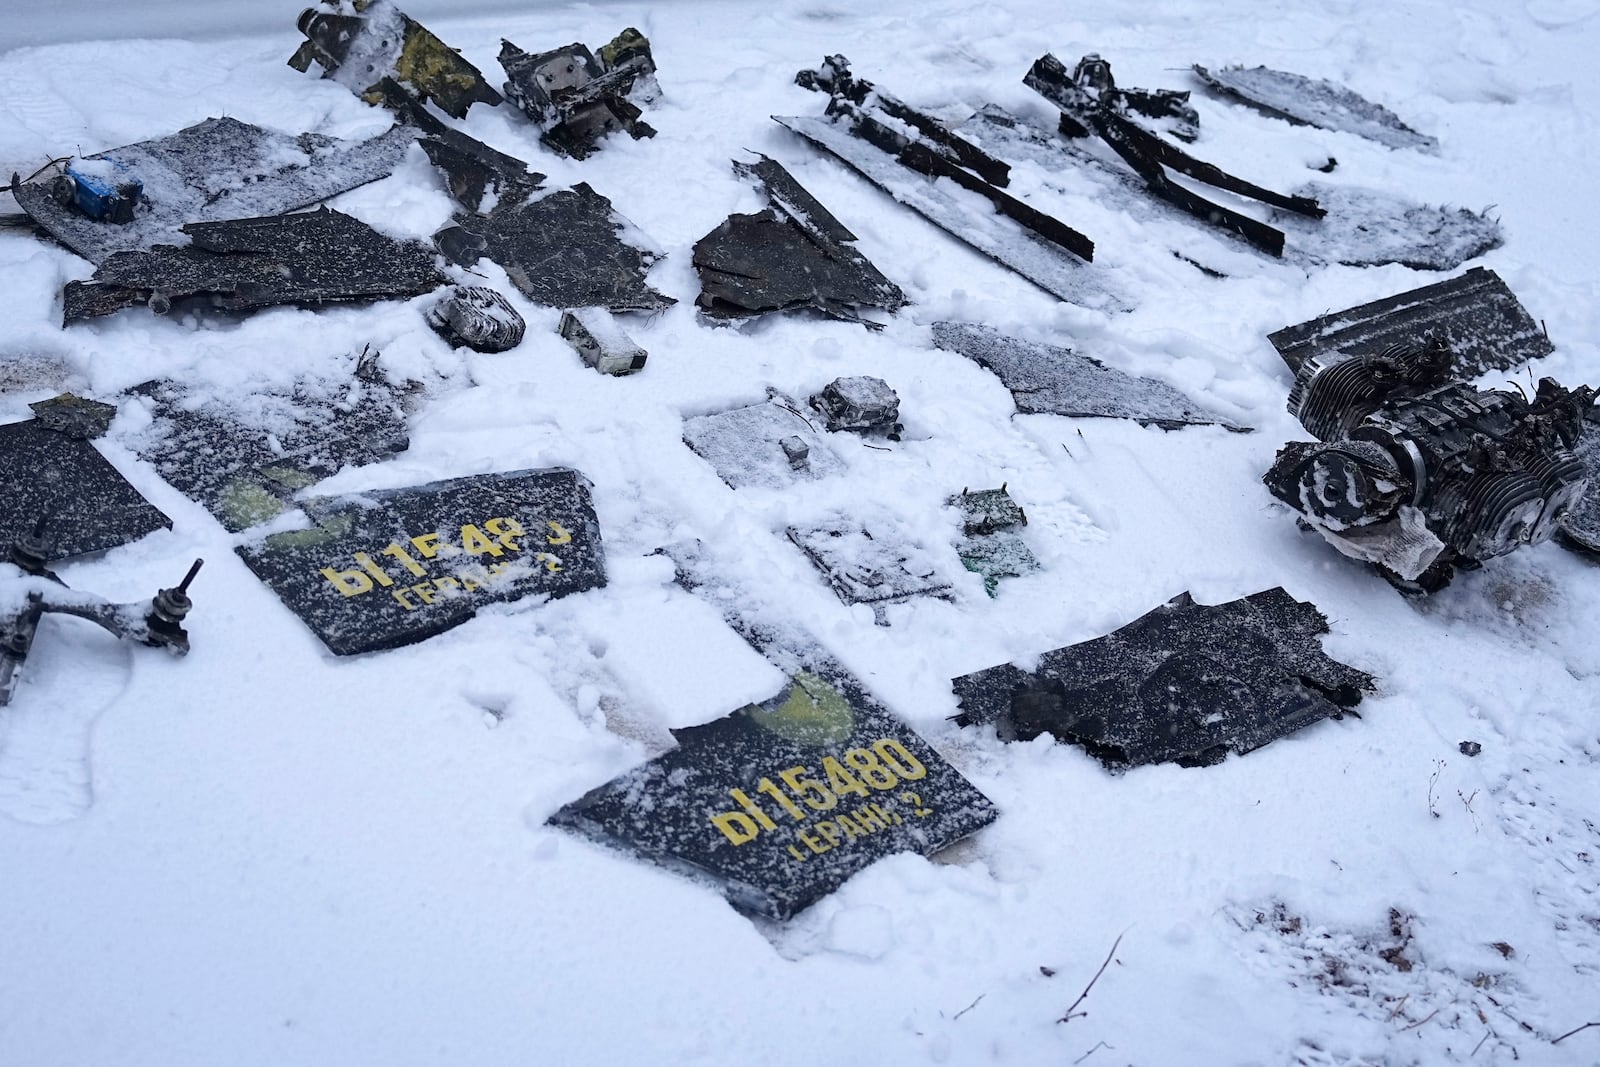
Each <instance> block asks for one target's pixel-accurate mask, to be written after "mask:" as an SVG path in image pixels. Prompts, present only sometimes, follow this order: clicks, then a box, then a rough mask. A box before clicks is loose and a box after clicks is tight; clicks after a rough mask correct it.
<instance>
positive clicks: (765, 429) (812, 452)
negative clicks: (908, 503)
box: [683, 390, 845, 489]
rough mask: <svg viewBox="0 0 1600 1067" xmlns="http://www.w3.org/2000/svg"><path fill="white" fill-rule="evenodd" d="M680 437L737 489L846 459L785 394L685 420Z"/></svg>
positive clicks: (814, 472) (777, 483)
mask: <svg viewBox="0 0 1600 1067" xmlns="http://www.w3.org/2000/svg"><path fill="white" fill-rule="evenodd" d="M683 443H684V444H686V445H688V446H689V447H690V448H692V449H694V450H695V452H697V453H698V454H699V455H700V457H701V458H702V459H704V460H705V461H706V462H707V463H709V464H711V465H712V466H713V467H715V468H716V471H717V475H718V476H719V477H720V478H721V479H722V480H723V481H725V482H727V483H728V484H729V485H731V486H732V487H733V488H735V489H743V488H745V487H747V486H766V487H769V488H781V487H782V486H786V485H793V484H794V483H795V482H798V481H802V480H809V479H813V478H826V477H828V476H829V475H832V474H838V473H840V472H842V471H843V470H844V469H845V465H844V460H842V459H840V458H839V455H838V453H836V452H835V451H834V450H833V447H832V446H831V445H829V444H828V442H827V440H826V439H825V438H824V437H823V436H822V435H821V434H820V433H818V432H817V428H816V427H815V426H813V425H812V424H811V420H810V419H808V418H806V416H805V414H804V413H803V412H802V411H801V410H800V408H799V407H798V406H797V405H796V404H795V402H794V401H793V400H792V399H790V398H789V397H787V396H784V395H783V394H781V393H779V392H777V391H776V390H774V391H772V392H771V393H770V395H769V396H768V398H767V400H766V401H764V402H763V403H760V404H750V405H747V406H745V407H739V408H734V409H733V410H731V411H719V412H716V413H714V414H711V415H695V416H693V417H692V418H688V419H685V420H683Z"/></svg>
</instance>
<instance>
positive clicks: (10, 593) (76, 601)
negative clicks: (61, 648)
mask: <svg viewBox="0 0 1600 1067" xmlns="http://www.w3.org/2000/svg"><path fill="white" fill-rule="evenodd" d="M52 554H53V553H52V551H51V550H50V549H49V548H48V542H47V541H46V539H45V538H44V537H43V535H42V533H41V531H40V530H39V529H35V530H34V531H33V533H32V534H30V535H28V536H27V537H24V538H22V539H20V540H18V541H14V542H13V543H12V545H11V551H10V560H9V562H0V604H3V605H4V607H3V608H0V708H3V707H5V706H6V705H7V704H10V703H11V698H12V696H14V695H15V693H16V689H17V684H18V683H19V682H20V681H21V679H22V668H23V666H24V664H26V663H27V660H28V653H29V652H31V651H33V641H34V638H35V637H36V636H37V634H38V629H39V620H40V619H41V618H43V617H44V615H45V613H46V612H54V613H56V614H59V615H72V616H75V617H77V618H80V619H86V620H88V621H89V622H92V623H94V624H95V625H96V626H99V627H100V628H101V629H103V630H105V631H106V632H107V633H109V634H111V635H112V636H113V637H117V638H121V639H123V640H125V641H133V642H136V643H138V644H142V645H149V646H150V647H152V648H164V649H166V650H167V651H168V652H170V653H172V654H173V655H174V656H183V655H187V654H188V652H189V633H188V631H187V630H185V629H184V628H183V621H184V619H186V618H188V617H189V612H190V610H191V609H192V608H193V607H194V602H193V601H191V600H190V599H189V584H190V583H191V582H193V581H194V578H195V575H197V574H199V573H200V566H201V564H202V563H203V562H204V561H203V560H198V559H197V560H195V561H194V564H193V566H191V567H190V568H189V573H188V574H186V575H184V577H183V580H182V581H181V582H179V583H178V584H177V585H175V586H173V587H172V588H170V589H161V590H159V591H157V593H156V595H155V596H153V597H151V598H150V600H148V601H145V602H135V603H131V604H114V603H112V602H111V601H109V600H106V599H105V598H104V597H99V596H96V595H94V594H93V593H83V592H77V591H75V590H72V589H68V588H67V586H66V583H64V582H63V581H62V580H61V579H60V578H58V577H57V576H56V575H55V574H53V573H51V572H50V571H49V570H48V569H46V568H45V566H44V563H45V560H46V559H47V558H49V557H50V556H51V555H52ZM8 572H9V573H8ZM13 576H14V577H13Z"/></svg>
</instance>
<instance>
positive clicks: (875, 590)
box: [788, 519, 951, 626]
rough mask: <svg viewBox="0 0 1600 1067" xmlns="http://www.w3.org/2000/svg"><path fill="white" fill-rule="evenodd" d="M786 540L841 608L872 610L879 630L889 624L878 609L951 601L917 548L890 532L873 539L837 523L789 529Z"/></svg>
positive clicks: (862, 528)
mask: <svg viewBox="0 0 1600 1067" xmlns="http://www.w3.org/2000/svg"><path fill="white" fill-rule="evenodd" d="M788 533H789V540H791V541H793V542H794V543H795V546H796V547H797V548H799V549H800V550H801V551H802V552H804V553H805V554H806V556H807V558H809V559H810V560H811V563H812V566H814V567H816V568H817V570H818V571H820V572H821V573H822V576H823V577H824V578H826V579H827V580H828V585H829V586H831V587H832V589H833V591H834V593H836V594H837V595H838V597H839V599H840V600H842V601H844V602H845V603H846V604H866V605H868V606H869V607H871V608H872V616H873V620H874V621H875V622H876V623H877V624H878V625H879V626H887V625H889V617H888V615H887V614H886V613H885V611H884V608H885V607H886V606H887V605H889V604H901V603H904V602H905V601H907V600H911V599H913V598H915V597H920V596H931V597H939V598H941V599H945V600H948V599H950V597H951V585H950V582H949V581H948V580H946V579H945V577H944V576H943V575H941V574H940V573H939V566H938V564H937V563H936V562H935V561H934V559H933V557H932V556H930V555H929V554H928V553H927V552H925V551H924V550H923V549H921V548H920V547H918V546H917V545H915V544H913V543H911V542H910V541H908V540H905V539H904V538H901V537H897V536H895V535H894V534H892V533H890V534H883V533H882V532H881V531H880V533H879V535H878V536H874V535H873V533H872V531H870V530H868V529H867V528H866V527H865V526H862V525H860V524H859V523H856V522H854V521H853V520H849V519H839V520H836V521H832V522H825V523H821V524H819V525H816V526H810V527H806V528H800V527H797V526H791V527H789V530H788Z"/></svg>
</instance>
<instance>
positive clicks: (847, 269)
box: [694, 156, 906, 327]
mask: <svg viewBox="0 0 1600 1067" xmlns="http://www.w3.org/2000/svg"><path fill="white" fill-rule="evenodd" d="M733 169H734V173H736V174H738V175H739V176H740V177H742V178H747V179H750V180H752V181H754V182H755V183H756V184H757V185H758V186H759V187H760V189H761V190H762V192H764V193H765V194H766V195H767V198H768V200H769V201H770V206H769V207H768V208H767V209H766V210H765V211H760V212H757V213H756V214H753V215H729V216H728V218H727V219H726V220H725V221H724V222H723V223H722V224H721V225H720V226H718V227H717V228H716V229H714V230H712V231H711V232H710V233H708V234H706V235H705V236H704V237H702V238H700V240H699V241H697V242H696V243H695V246H694V265H695V269H696V270H698V271H699V272H700V297H699V300H698V303H699V305H700V307H701V309H702V310H703V311H704V312H705V313H706V314H707V315H712V316H715V317H719V318H734V317H741V316H747V315H755V314H760V313H762V312H767V311H784V310H789V309H792V308H813V309H815V310H817V311H821V312H822V313H823V314H826V315H831V316H833V317H835V318H840V319H845V320H847V321H850V322H860V323H862V324H863V325H865V326H868V327H874V326H876V325H877V324H876V323H872V322H868V321H866V320H864V319H862V318H861V317H860V315H859V313H858V309H860V308H863V307H879V308H884V309H886V310H888V311H894V310H895V309H897V308H899V307H902V306H904V304H905V303H906V299H905V294H904V293H902V292H901V291H900V289H899V287H898V286H896V285H895V284H894V283H893V282H891V281H889V279H887V278H885V277H884V276H883V275H882V274H881V273H879V271H878V269H877V268H876V267H874V266H873V265H872V264H871V263H870V262H868V260H867V258H866V257H865V256H863V255H862V254H861V253H860V252H859V251H857V250H856V247H855V240H856V236H855V234H853V233H851V232H850V231H849V230H847V229H846V228H845V227H844V226H843V225H842V224H841V223H840V222H839V220H838V219H836V218H834V217H833V215H832V214H830V213H829V211H828V209H827V208H825V207H823V206H822V205H821V204H820V203H818V202H817V200H816V198H815V197H813V196H812V195H811V194H810V193H809V192H807V191H806V190H805V188H804V187H802V186H801V185H800V183H799V182H797V181H795V180H794V177H793V176H792V175H790V173H789V172H788V171H787V170H785V169H784V168H783V166H782V165H781V164H779V163H778V162H777V161H776V160H773V159H769V158H767V157H766V156H762V157H761V159H760V161H759V162H757V163H753V164H752V163H739V162H735V163H734V164H733Z"/></svg>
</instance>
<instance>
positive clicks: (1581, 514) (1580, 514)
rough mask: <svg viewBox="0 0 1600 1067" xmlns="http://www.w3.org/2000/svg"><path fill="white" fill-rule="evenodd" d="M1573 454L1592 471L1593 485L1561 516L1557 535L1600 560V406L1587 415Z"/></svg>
mask: <svg viewBox="0 0 1600 1067" xmlns="http://www.w3.org/2000/svg"><path fill="white" fill-rule="evenodd" d="M1573 453H1574V454H1575V455H1576V456H1577V457H1578V460H1579V462H1581V463H1582V464H1583V466H1584V469H1585V470H1587V471H1588V472H1589V482H1588V485H1587V486H1586V487H1585V488H1584V491H1583V495H1582V496H1580V497H1579V498H1578V499H1577V500H1575V501H1573V502H1572V504H1571V506H1570V507H1568V508H1567V513H1566V514H1565V515H1563V516H1561V519H1560V528H1559V530H1557V532H1556V536H1557V538H1558V539H1559V540H1560V541H1561V543H1562V544H1563V545H1565V546H1566V547H1568V548H1570V549H1573V550H1574V551H1576V552H1579V553H1582V554H1585V555H1588V556H1590V557H1591V558H1600V407H1590V408H1589V409H1588V411H1586V412H1585V413H1584V420H1583V437H1582V438H1581V439H1580V440H1579V441H1578V445H1577V447H1576V448H1574V449H1573Z"/></svg>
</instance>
